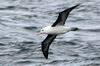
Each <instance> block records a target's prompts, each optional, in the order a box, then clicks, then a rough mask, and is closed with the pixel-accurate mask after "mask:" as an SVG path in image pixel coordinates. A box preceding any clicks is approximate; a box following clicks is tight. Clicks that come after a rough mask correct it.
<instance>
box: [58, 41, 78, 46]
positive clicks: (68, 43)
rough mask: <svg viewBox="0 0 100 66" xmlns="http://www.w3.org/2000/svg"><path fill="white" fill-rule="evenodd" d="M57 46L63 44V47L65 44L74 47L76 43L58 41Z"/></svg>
mask: <svg viewBox="0 0 100 66" xmlns="http://www.w3.org/2000/svg"><path fill="white" fill-rule="evenodd" d="M57 44H61V45H62V44H63V45H65V44H67V45H76V43H75V42H72V41H58V42H57Z"/></svg>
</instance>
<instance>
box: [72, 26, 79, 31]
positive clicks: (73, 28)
mask: <svg viewBox="0 0 100 66" xmlns="http://www.w3.org/2000/svg"><path fill="white" fill-rule="evenodd" d="M77 30H79V29H78V28H77V27H72V28H71V31H77Z"/></svg>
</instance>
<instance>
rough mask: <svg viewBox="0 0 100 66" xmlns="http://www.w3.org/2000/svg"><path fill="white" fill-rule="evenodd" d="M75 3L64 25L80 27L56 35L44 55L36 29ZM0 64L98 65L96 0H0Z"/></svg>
mask: <svg viewBox="0 0 100 66" xmlns="http://www.w3.org/2000/svg"><path fill="white" fill-rule="evenodd" d="M78 3H81V5H80V6H78V7H77V8H76V9H74V10H73V11H72V12H71V13H70V15H69V17H68V19H67V21H66V25H65V26H68V27H78V28H79V29H80V30H79V31H75V32H74V31H73V32H68V33H66V34H63V35H59V36H58V37H57V38H56V39H55V40H54V41H53V43H52V44H51V46H50V49H49V58H48V59H45V58H44V56H43V54H42V51H41V42H42V41H43V40H44V39H45V37H46V36H47V35H40V36H37V35H36V32H37V31H39V30H40V29H41V28H42V27H45V26H49V25H52V24H53V23H54V22H55V20H56V19H57V17H58V13H59V12H61V11H63V10H64V9H67V8H69V7H72V6H74V5H76V4H78ZM0 66H100V0H57V1H54V0H0Z"/></svg>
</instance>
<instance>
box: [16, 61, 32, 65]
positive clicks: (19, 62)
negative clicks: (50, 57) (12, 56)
mask: <svg viewBox="0 0 100 66" xmlns="http://www.w3.org/2000/svg"><path fill="white" fill-rule="evenodd" d="M30 63H32V61H29V60H23V61H18V62H16V63H15V64H30Z"/></svg>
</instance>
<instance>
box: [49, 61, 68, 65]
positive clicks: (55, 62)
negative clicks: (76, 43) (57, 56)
mask: <svg viewBox="0 0 100 66" xmlns="http://www.w3.org/2000/svg"><path fill="white" fill-rule="evenodd" d="M64 62H68V60H53V61H51V62H50V63H49V64H51V65H53V64H54V65H55V64H61V63H64Z"/></svg>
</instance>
